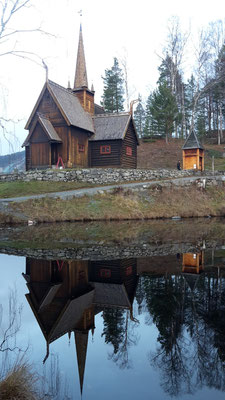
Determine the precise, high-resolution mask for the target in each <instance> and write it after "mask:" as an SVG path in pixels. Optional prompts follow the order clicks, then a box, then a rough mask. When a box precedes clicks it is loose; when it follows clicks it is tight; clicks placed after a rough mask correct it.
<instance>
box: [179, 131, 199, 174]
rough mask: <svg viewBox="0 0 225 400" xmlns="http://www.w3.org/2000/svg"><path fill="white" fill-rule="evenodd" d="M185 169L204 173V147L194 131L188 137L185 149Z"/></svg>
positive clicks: (183, 148)
mask: <svg viewBox="0 0 225 400" xmlns="http://www.w3.org/2000/svg"><path fill="white" fill-rule="evenodd" d="M182 150H183V169H196V170H199V171H204V147H203V146H202V145H201V143H200V142H199V140H198V138H197V136H196V134H195V132H194V131H191V132H190V134H189V135H188V137H187V139H186V141H185V143H184V145H183V147H182Z"/></svg>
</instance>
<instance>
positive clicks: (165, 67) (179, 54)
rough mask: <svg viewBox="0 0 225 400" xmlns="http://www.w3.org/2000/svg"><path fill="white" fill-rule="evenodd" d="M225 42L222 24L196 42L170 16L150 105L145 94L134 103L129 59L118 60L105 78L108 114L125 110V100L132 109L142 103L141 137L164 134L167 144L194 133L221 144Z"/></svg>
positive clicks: (137, 113) (224, 117)
mask: <svg viewBox="0 0 225 400" xmlns="http://www.w3.org/2000/svg"><path fill="white" fill-rule="evenodd" d="M224 40H225V30H224V22H223V21H222V20H218V21H215V22H211V23H210V24H209V25H208V26H206V27H205V28H202V30H201V31H200V32H198V38H195V40H194V39H193V36H192V34H191V29H190V30H189V31H186V32H183V31H182V27H181V25H180V21H179V18H178V17H176V16H174V17H172V18H170V19H169V20H168V35H167V40H166V43H165V46H164V48H163V51H162V55H161V56H159V67H158V71H159V79H158V81H157V87H156V89H155V90H153V91H151V92H150V93H149V96H148V98H147V101H146V102H144V101H143V100H142V95H141V94H139V99H138V100H135V101H133V102H130V98H131V96H130V94H129V85H130V82H129V76H128V66H127V63H126V60H124V59H123V60H118V59H117V58H114V63H113V66H112V68H111V69H107V70H105V76H104V77H103V83H104V89H103V96H102V105H103V106H104V108H105V111H106V112H120V111H123V110H124V103H125V102H126V103H127V107H126V108H128V107H129V104H130V107H131V108H132V109H133V103H135V102H137V106H136V109H135V111H134V113H133V115H134V120H135V123H136V128H137V131H138V135H139V137H140V138H149V139H151V138H153V137H159V136H161V137H162V136H163V137H165V138H166V141H167V142H168V140H169V138H171V137H175V138H183V139H184V138H186V137H187V135H188V133H189V132H190V131H191V130H193V129H194V130H195V131H196V133H197V134H198V135H199V136H200V137H201V138H203V137H214V138H216V139H217V143H218V144H220V143H221V142H222V141H223V139H224V128H225V42H224ZM190 48H191V50H190ZM187 64H188V71H189V74H190V75H189V77H188V78H186V76H187V75H188V74H187V72H186V70H187ZM184 71H185V73H184ZM146 80H147V77H146Z"/></svg>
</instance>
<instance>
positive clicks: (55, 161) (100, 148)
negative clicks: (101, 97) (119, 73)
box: [23, 26, 139, 170]
mask: <svg viewBox="0 0 225 400" xmlns="http://www.w3.org/2000/svg"><path fill="white" fill-rule="evenodd" d="M94 95H95V92H94V88H93V86H92V88H91V89H89V88H88V79H87V71H86V62H85V55H84V46H83V35H82V26H80V34H79V44H78V52H77V63H76V72H75V80H74V87H73V89H71V88H64V87H62V86H60V85H58V84H56V83H54V82H52V81H50V80H48V79H47V80H46V83H45V85H44V87H43V89H42V91H41V93H40V96H39V98H38V100H37V102H36V104H35V106H34V109H33V111H32V113H31V115H30V117H29V119H28V121H27V124H26V126H25V129H27V130H28V131H29V134H28V136H27V138H26V140H25V142H24V143H23V146H25V153H26V170H29V169H40V168H52V167H55V166H57V165H62V166H64V167H66V168H72V167H85V168H87V167H115V168H136V167H137V145H138V144H139V143H138V136H137V132H136V129H135V125H134V121H133V118H132V115H131V113H128V112H126V113H125V112H123V113H113V114H108V113H105V112H104V109H103V108H102V107H100V106H99V105H96V104H95V101H94Z"/></svg>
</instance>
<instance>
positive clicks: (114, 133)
mask: <svg viewBox="0 0 225 400" xmlns="http://www.w3.org/2000/svg"><path fill="white" fill-rule="evenodd" d="M131 119H132V118H131V114H130V113H118V114H117V113H114V114H107V113H106V114H99V115H98V114H97V115H95V116H94V117H93V121H94V129H95V135H94V136H93V137H92V138H91V139H90V140H91V141H93V140H94V141H96V140H115V139H124V136H125V134H126V131H127V127H128V125H129V123H130V121H131ZM135 134H136V130H135ZM136 138H137V143H138V137H137V134H136Z"/></svg>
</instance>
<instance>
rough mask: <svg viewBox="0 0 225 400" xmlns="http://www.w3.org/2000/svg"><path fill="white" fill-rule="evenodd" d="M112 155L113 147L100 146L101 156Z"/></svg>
mask: <svg viewBox="0 0 225 400" xmlns="http://www.w3.org/2000/svg"><path fill="white" fill-rule="evenodd" d="M110 153H111V146H109V145H107V146H100V154H110Z"/></svg>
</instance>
